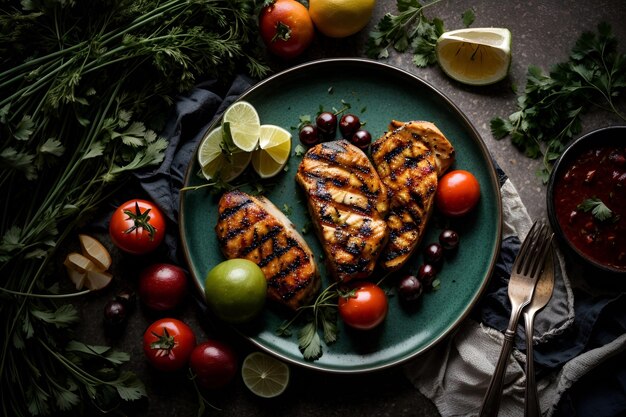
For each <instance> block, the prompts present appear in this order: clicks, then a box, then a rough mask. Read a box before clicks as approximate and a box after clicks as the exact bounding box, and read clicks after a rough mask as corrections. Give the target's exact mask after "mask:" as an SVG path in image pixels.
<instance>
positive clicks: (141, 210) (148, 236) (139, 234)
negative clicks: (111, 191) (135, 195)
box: [109, 199, 165, 255]
mask: <svg viewBox="0 0 626 417" xmlns="http://www.w3.org/2000/svg"><path fill="white" fill-rule="evenodd" d="M109 235H110V236H111V240H112V241H113V243H115V245H116V246H117V247H119V248H120V249H122V250H123V251H125V252H128V253H132V254H134V255H141V254H144V253H148V252H151V251H153V250H155V249H156V248H157V247H158V246H159V245H160V244H161V242H162V241H163V238H164V237H165V217H164V216H163V213H161V210H159V208H158V207H157V206H156V204H154V203H152V202H150V201H146V200H139V199H134V200H129V201H127V202H125V203H124V204H122V205H121V206H119V207H118V208H117V210H115V212H114V213H113V216H111V221H110V223H109Z"/></svg>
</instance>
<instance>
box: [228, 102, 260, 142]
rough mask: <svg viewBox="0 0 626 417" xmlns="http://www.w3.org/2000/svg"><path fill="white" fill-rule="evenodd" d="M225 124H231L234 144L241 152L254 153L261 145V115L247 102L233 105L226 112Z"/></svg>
mask: <svg viewBox="0 0 626 417" xmlns="http://www.w3.org/2000/svg"><path fill="white" fill-rule="evenodd" d="M223 123H229V124H230V132H231V134H232V138H233V143H234V144H235V145H236V146H237V147H238V148H239V149H241V150H243V151H246V152H252V151H253V150H254V149H256V147H257V145H258V143H259V134H260V127H261V122H260V120H259V114H258V113H257V112H256V109H255V108H254V106H252V104H250V103H248V102H247V101H238V102H236V103H233V104H232V105H231V106H230V107H228V108H227V109H226V111H225V112H224V118H223Z"/></svg>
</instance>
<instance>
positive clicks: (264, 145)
mask: <svg viewBox="0 0 626 417" xmlns="http://www.w3.org/2000/svg"><path fill="white" fill-rule="evenodd" d="M260 136H261V137H260V140H259V149H257V150H255V151H254V152H253V153H252V167H253V168H254V170H255V171H256V172H257V174H259V176H260V177H261V178H270V177H273V176H274V175H276V174H278V173H279V172H280V171H281V170H282V169H283V168H284V167H285V165H286V164H287V160H289V153H290V152H291V133H289V132H288V131H286V130H285V129H283V128H282V127H280V126H275V125H262V126H261V134H260Z"/></svg>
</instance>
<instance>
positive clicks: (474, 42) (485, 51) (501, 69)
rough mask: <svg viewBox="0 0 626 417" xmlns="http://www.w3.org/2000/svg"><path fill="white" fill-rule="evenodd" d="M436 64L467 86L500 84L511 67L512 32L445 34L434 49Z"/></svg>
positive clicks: (485, 30)
mask: <svg viewBox="0 0 626 417" xmlns="http://www.w3.org/2000/svg"><path fill="white" fill-rule="evenodd" d="M435 49H436V53H437V61H438V62H439V65H440V66H441V68H442V69H443V71H444V72H445V73H446V74H447V75H448V76H450V77H451V78H453V79H455V80H457V81H459V82H462V83H465V84H470V85H487V84H493V83H495V82H498V81H500V80H502V79H503V78H504V77H506V75H507V74H508V72H509V67H510V65H511V32H510V31H509V30H508V29H503V28H469V29H459V30H453V31H450V32H445V33H444V34H442V35H441V36H440V37H439V39H437V45H436V47H435Z"/></svg>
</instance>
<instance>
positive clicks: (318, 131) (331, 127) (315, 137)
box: [298, 111, 372, 150]
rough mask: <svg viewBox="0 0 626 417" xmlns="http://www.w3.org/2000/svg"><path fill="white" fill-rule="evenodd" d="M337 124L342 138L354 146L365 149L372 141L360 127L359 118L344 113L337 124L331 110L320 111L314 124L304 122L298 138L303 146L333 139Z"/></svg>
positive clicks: (367, 133) (368, 134)
mask: <svg viewBox="0 0 626 417" xmlns="http://www.w3.org/2000/svg"><path fill="white" fill-rule="evenodd" d="M337 125H339V131H340V132H341V135H342V137H343V138H345V139H348V140H349V141H350V143H352V144H353V145H354V146H356V147H358V148H360V149H362V150H366V149H367V147H368V146H369V145H370V143H371V142H372V135H371V134H370V133H369V132H368V131H367V130H364V129H361V126H362V125H361V120H360V119H359V117H358V116H355V115H354V114H350V113H348V114H344V115H343V116H341V119H340V120H339V124H337V116H336V115H335V114H334V113H331V112H327V111H325V112H322V113H320V114H319V115H318V116H317V117H316V118H315V124H305V125H304V126H302V127H301V128H300V132H299V135H298V136H299V138H300V142H302V144H303V145H305V146H314V145H317V144H318V143H320V142H326V141H329V140H334V139H335V134H336V133H337Z"/></svg>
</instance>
